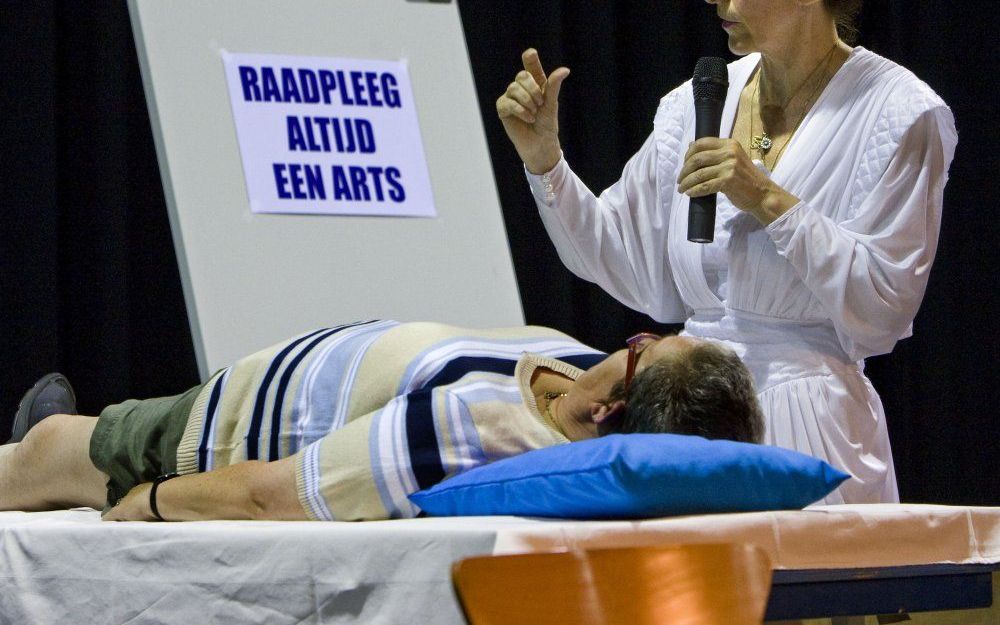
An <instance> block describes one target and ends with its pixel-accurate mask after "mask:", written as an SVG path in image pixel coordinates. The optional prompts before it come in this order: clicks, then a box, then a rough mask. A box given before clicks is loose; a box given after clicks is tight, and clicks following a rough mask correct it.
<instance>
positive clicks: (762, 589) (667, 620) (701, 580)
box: [452, 545, 771, 625]
mask: <svg viewBox="0 0 1000 625" xmlns="http://www.w3.org/2000/svg"><path fill="white" fill-rule="evenodd" d="M452 580H453V581H454V584H455V589H456V592H457V593H458V597H459V600H460V602H461V604H462V609H463V610H464V612H465V616H466V618H467V619H468V621H469V622H470V623H471V624H472V625H519V624H522V623H523V624H531V625H555V624H559V625H577V624H581V625H582V624H586V625H612V624H618V623H621V624H623V625H624V624H628V625H647V624H649V625H651V624H653V623H656V624H661V623H662V624H671V625H696V624H697V625H737V624H738V625H743V624H750V623H756V624H759V623H761V622H762V621H763V618H764V609H765V607H766V605H767V596H768V593H769V591H770V588H771V564H770V561H769V560H768V557H767V555H766V554H765V553H764V552H763V551H761V550H760V549H759V548H757V547H754V546H751V545H673V546H658V547H638V548H621V549H594V550H590V551H569V552H560V553H530V554H523V555H510V556H483V557H477V558H469V559H466V560H461V561H459V562H456V563H455V564H454V565H453V566H452Z"/></svg>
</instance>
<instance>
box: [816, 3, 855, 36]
mask: <svg viewBox="0 0 1000 625" xmlns="http://www.w3.org/2000/svg"><path fill="white" fill-rule="evenodd" d="M862 1H863V0H823V6H825V7H826V10H827V11H829V12H830V14H831V15H833V19H835V20H836V21H837V34H838V35H840V38H841V39H843V40H844V41H845V42H847V43H849V44H851V45H854V43H855V42H856V41H857V38H858V28H857V18H858V13H860V12H861V3H862Z"/></svg>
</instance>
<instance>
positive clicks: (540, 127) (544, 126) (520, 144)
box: [497, 48, 569, 174]
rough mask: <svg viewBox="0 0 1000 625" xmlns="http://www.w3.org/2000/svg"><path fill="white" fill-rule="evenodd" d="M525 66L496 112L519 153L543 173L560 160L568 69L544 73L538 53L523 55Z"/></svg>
mask: <svg viewBox="0 0 1000 625" xmlns="http://www.w3.org/2000/svg"><path fill="white" fill-rule="evenodd" d="M521 62H522V64H523V65H524V69H523V70H522V71H520V72H518V74H517V76H515V77H514V80H513V82H511V83H510V85H508V86H507V90H506V91H505V92H504V93H503V95H501V96H500V97H499V98H498V99H497V114H498V115H499V116H500V121H501V122H503V128H504V130H505V131H506V132H507V136H508V137H509V138H510V140H511V142H512V143H513V144H514V148H515V149H516V150H517V154H518V156H520V157H521V160H522V161H524V165H525V166H526V167H527V168H528V171H530V172H531V173H533V174H544V173H545V172H547V171H549V170H550V169H552V168H553V167H555V166H556V163H558V162H559V158H560V155H561V154H562V151H561V148H560V146H559V90H560V88H561V87H562V82H563V80H565V79H566V77H567V76H569V69H567V68H565V67H560V68H558V69H557V70H555V71H554V72H552V73H551V74H550V75H548V76H546V75H545V70H543V69H542V62H541V60H540V59H539V58H538V52H536V51H535V50H534V48H529V49H527V50H525V51H524V53H523V54H522V55H521Z"/></svg>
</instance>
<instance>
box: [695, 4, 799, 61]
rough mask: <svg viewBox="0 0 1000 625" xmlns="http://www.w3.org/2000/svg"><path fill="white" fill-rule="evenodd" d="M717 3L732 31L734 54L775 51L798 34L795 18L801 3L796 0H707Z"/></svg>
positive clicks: (719, 12)
mask: <svg viewBox="0 0 1000 625" xmlns="http://www.w3.org/2000/svg"><path fill="white" fill-rule="evenodd" d="M705 2H707V3H708V4H714V5H716V10H715V12H716V13H717V14H718V16H719V18H720V19H721V20H722V28H723V29H724V30H725V31H726V34H728V35H729V50H730V51H731V52H732V53H733V54H737V55H740V56H742V55H745V54H750V53H751V52H762V51H771V50H773V49H774V48H775V47H776V46H779V47H780V46H781V44H782V42H783V41H788V39H789V38H794V37H795V33H794V23H793V22H794V20H795V16H796V14H797V11H796V9H799V8H801V5H800V3H798V2H795V1H794V0H705Z"/></svg>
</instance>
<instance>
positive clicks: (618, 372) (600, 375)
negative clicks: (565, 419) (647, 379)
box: [575, 336, 701, 401]
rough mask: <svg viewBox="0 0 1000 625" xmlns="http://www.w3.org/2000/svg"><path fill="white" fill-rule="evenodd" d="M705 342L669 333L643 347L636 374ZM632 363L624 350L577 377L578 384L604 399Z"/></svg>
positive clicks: (587, 392)
mask: <svg viewBox="0 0 1000 625" xmlns="http://www.w3.org/2000/svg"><path fill="white" fill-rule="evenodd" d="M699 343H701V340H700V339H696V338H691V337H688V336H665V337H663V338H661V339H660V340H658V341H652V342H649V343H647V344H645V346H643V347H642V351H639V352H638V354H637V356H636V364H635V375H639V374H640V373H641V372H642V370H643V369H645V368H646V367H648V366H649V365H651V364H653V363H654V362H656V361H657V360H659V359H661V358H663V357H665V356H669V355H673V354H677V353H678V352H683V351H687V350H689V349H691V348H692V347H694V346H696V345H698V344H699ZM627 363H628V349H620V350H618V351H616V352H614V353H612V354H610V355H609V356H608V357H607V358H605V359H604V360H603V361H601V362H599V363H597V364H596V365H594V366H593V367H591V368H590V369H588V370H586V371H585V372H584V373H583V375H581V376H580V377H579V378H577V381H576V385H575V386H577V387H579V389H580V390H581V391H583V392H585V393H586V394H587V395H588V397H590V398H591V399H593V400H594V401H603V400H604V399H606V398H607V397H608V396H609V395H610V394H611V389H612V388H614V386H615V384H617V383H618V382H620V381H621V380H623V379H624V378H625V368H626V365H627Z"/></svg>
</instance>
